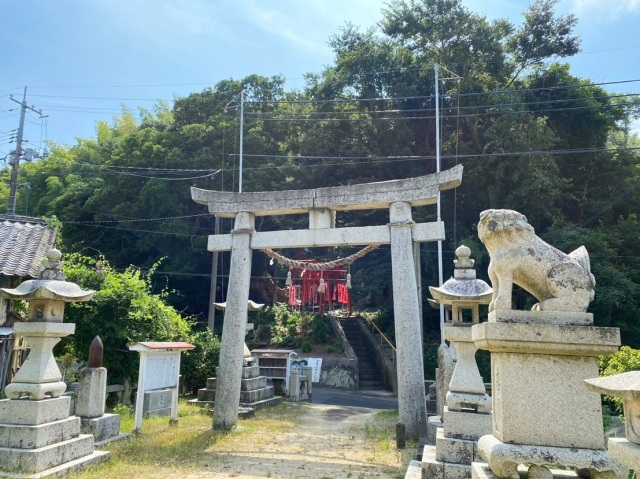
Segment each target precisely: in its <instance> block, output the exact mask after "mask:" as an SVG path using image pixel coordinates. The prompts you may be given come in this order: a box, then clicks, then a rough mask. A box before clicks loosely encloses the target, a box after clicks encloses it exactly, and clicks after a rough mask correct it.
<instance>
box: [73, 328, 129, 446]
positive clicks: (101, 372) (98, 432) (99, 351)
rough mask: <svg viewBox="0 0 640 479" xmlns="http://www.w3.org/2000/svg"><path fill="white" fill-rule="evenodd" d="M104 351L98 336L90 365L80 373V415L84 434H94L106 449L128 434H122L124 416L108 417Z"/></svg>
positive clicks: (93, 344)
mask: <svg viewBox="0 0 640 479" xmlns="http://www.w3.org/2000/svg"><path fill="white" fill-rule="evenodd" d="M103 351H104V347H103V345H102V340H101V339H100V337H99V336H96V337H95V338H94V339H93V341H92V342H91V346H90V347H89V364H88V366H87V367H86V368H84V369H83V370H82V371H81V372H80V388H79V390H78V399H77V404H76V415H77V416H78V417H80V421H81V424H82V426H81V430H82V432H83V433H85V434H92V435H93V437H94V438H95V442H96V445H102V444H104V443H107V442H111V441H114V440H117V439H124V438H125V437H127V436H128V434H120V414H110V413H105V412H104V411H105V403H106V399H107V369H106V368H104V367H102V356H103Z"/></svg>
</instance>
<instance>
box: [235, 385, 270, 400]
mask: <svg viewBox="0 0 640 479" xmlns="http://www.w3.org/2000/svg"><path fill="white" fill-rule="evenodd" d="M272 397H273V386H267V387H265V388H260V389H254V390H253V391H240V404H250V403H253V402H257V401H262V400H263V399H269V398H272Z"/></svg>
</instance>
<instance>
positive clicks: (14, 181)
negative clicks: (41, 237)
mask: <svg viewBox="0 0 640 479" xmlns="http://www.w3.org/2000/svg"><path fill="white" fill-rule="evenodd" d="M9 99H10V100H11V101H15V102H16V103H18V104H20V124H19V125H18V133H17V135H16V149H15V150H14V152H13V156H12V164H11V185H10V186H9V201H8V202H7V214H8V215H10V216H14V215H15V214H16V191H17V190H18V169H19V168H20V157H21V156H22V135H23V133H24V116H25V113H26V112H27V110H31V111H33V112H35V113H37V114H38V115H40V116H41V117H42V110H36V109H35V108H33V107H31V106H28V105H27V87H26V86H25V87H24V94H23V95H22V101H21V102H20V101H18V100H16V99H15V98H13V95H11V96H10V97H9Z"/></svg>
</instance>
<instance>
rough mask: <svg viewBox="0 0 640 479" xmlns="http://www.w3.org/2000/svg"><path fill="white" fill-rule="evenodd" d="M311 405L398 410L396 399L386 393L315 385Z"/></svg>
mask: <svg viewBox="0 0 640 479" xmlns="http://www.w3.org/2000/svg"><path fill="white" fill-rule="evenodd" d="M313 403H314V404H332V405H335V406H351V407H366V408H370V409H398V398H396V397H393V394H392V393H390V392H388V391H380V390H360V391H346V390H344V389H331V388H326V387H321V386H315V385H314V386H313Z"/></svg>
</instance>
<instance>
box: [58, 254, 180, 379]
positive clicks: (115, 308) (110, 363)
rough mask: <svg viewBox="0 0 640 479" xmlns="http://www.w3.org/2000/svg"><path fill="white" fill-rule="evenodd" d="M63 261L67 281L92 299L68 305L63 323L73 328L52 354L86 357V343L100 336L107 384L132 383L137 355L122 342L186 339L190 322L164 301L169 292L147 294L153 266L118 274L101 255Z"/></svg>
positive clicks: (135, 372)
mask: <svg viewBox="0 0 640 479" xmlns="http://www.w3.org/2000/svg"><path fill="white" fill-rule="evenodd" d="M64 260H65V265H64V272H65V275H66V279H67V281H71V282H74V283H77V284H78V285H79V286H80V287H81V288H82V289H85V290H88V289H92V290H95V291H96V293H95V295H94V297H93V299H92V300H91V301H87V302H82V303H71V304H70V305H68V306H67V310H66V314H65V321H66V322H70V323H75V324H76V331H75V334H74V335H73V336H70V337H68V338H65V339H64V340H63V341H62V342H61V344H60V345H59V346H58V348H57V349H56V351H57V352H60V351H62V352H69V351H75V353H76V355H77V356H78V358H79V359H80V360H87V359H88V353H89V345H90V344H91V341H93V338H94V337H96V336H100V339H102V343H103V344H104V366H105V367H106V368H107V369H108V370H109V382H110V383H111V384H118V383H123V382H124V380H125V379H129V380H130V381H131V382H132V383H133V382H135V380H136V378H137V377H138V353H134V352H129V351H128V349H127V345H129V344H131V343H135V342H139V341H189V340H190V339H191V325H192V323H191V322H190V321H188V320H187V319H185V318H183V317H182V316H181V315H180V314H179V313H178V312H177V311H176V310H175V309H174V308H173V307H171V306H168V305H167V304H166V302H165V300H166V296H167V294H168V293H167V292H166V291H163V292H162V293H160V294H152V293H151V290H152V288H151V282H150V279H149V278H150V276H151V274H152V273H153V269H152V271H151V272H149V273H148V274H146V275H145V274H143V273H142V272H141V271H140V270H139V269H138V268H135V267H133V266H130V267H129V268H127V269H126V270H125V271H124V272H117V271H115V270H114V269H113V268H111V266H110V265H109V263H108V262H107V261H106V260H104V259H98V260H95V259H92V258H87V257H84V256H80V255H77V254H70V255H67V256H66V257H65V258H64ZM70 343H72V345H73V346H71V344H70ZM186 374H189V373H186Z"/></svg>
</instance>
